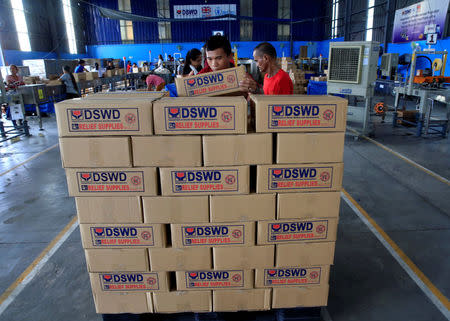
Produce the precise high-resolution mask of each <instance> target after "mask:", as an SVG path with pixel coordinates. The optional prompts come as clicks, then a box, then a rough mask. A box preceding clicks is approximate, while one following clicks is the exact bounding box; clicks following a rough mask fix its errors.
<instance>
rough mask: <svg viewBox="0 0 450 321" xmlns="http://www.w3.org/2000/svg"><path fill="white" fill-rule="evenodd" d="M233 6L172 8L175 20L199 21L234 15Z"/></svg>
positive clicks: (234, 8) (213, 5) (215, 5)
mask: <svg viewBox="0 0 450 321" xmlns="http://www.w3.org/2000/svg"><path fill="white" fill-rule="evenodd" d="M236 12H237V11H236V5H235V4H209V5H185V6H173V17H174V18H175V19H200V18H213V17H220V16H224V15H227V14H232V15H237V14H236ZM217 20H236V19H235V18H231V19H230V18H221V19H217Z"/></svg>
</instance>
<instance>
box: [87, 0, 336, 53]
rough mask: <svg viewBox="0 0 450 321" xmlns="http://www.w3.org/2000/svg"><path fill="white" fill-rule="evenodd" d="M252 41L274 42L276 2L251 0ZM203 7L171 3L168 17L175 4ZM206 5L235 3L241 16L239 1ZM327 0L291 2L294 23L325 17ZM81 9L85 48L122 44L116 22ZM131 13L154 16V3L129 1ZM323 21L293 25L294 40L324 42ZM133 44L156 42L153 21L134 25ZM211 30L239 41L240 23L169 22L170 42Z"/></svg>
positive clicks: (195, 0)
mask: <svg viewBox="0 0 450 321" xmlns="http://www.w3.org/2000/svg"><path fill="white" fill-rule="evenodd" d="M252 1H253V3H252V5H253V17H254V18H255V21H254V22H253V33H252V34H253V36H252V40H253V41H277V40H278V37H277V30H278V27H277V26H278V25H277V23H276V22H275V20H276V19H277V18H278V1H277V0H252ZM90 3H92V4H93V5H97V6H101V7H107V8H111V9H117V0H90ZM196 4H197V5H198V4H205V0H170V16H171V18H173V6H174V5H196ZM208 4H235V5H236V7H237V13H238V15H240V0H212V1H208ZM327 4H328V2H327V0H292V12H293V14H292V16H293V19H294V20H299V19H307V18H312V17H320V16H325V14H326V6H327ZM82 6H83V7H84V9H85V10H84V17H85V30H86V34H87V37H86V38H87V44H88V45H103V44H119V43H121V38H120V29H119V22H118V21H117V20H109V19H105V18H102V17H101V16H100V14H99V12H98V10H97V9H96V8H95V7H93V6H89V5H86V4H83V3H82ZM131 9H132V13H135V14H139V15H144V16H151V17H156V16H157V7H156V1H143V0H131ZM324 25H325V24H324V21H323V20H317V21H314V22H307V23H301V24H296V25H294V27H293V29H292V35H293V40H302V41H318V40H323V39H324V35H325V32H324ZM133 27H134V42H135V43H155V42H159V37H158V24H157V23H156V22H152V23H149V22H133ZM213 30H222V31H224V32H225V34H226V35H227V36H228V38H229V39H230V40H231V41H240V23H239V21H231V22H229V21H211V22H172V23H171V31H172V42H173V43H178V42H196V41H201V42H203V41H205V40H206V39H207V38H208V37H209V36H211V34H212V31H213Z"/></svg>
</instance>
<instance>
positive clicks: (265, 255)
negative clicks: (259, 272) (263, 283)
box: [213, 245, 275, 270]
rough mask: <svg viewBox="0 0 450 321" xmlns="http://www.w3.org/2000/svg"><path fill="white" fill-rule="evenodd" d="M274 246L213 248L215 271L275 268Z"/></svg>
mask: <svg viewBox="0 0 450 321" xmlns="http://www.w3.org/2000/svg"><path fill="white" fill-rule="evenodd" d="M274 258H275V247H274V246H273V245H263V246H248V247H215V248H213V259H214V269H216V270H225V269H243V270H250V269H255V268H263V267H272V266H274Z"/></svg>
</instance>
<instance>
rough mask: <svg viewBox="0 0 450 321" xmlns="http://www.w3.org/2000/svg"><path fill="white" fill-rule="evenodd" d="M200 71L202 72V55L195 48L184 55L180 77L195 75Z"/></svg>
mask: <svg viewBox="0 0 450 321" xmlns="http://www.w3.org/2000/svg"><path fill="white" fill-rule="evenodd" d="M200 70H202V53H201V51H200V50H198V49H197V48H193V49H191V50H189V51H188V53H187V54H186V60H185V63H184V67H183V72H182V75H183V77H185V76H188V75H190V74H191V72H192V74H191V75H196V74H198V72H199V71H200Z"/></svg>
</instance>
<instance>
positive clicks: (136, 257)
mask: <svg viewBox="0 0 450 321" xmlns="http://www.w3.org/2000/svg"><path fill="white" fill-rule="evenodd" d="M85 254H86V263H87V266H88V271H89V272H104V271H108V272H114V271H150V264H149V263H148V254H147V250H146V249H89V250H85Z"/></svg>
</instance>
